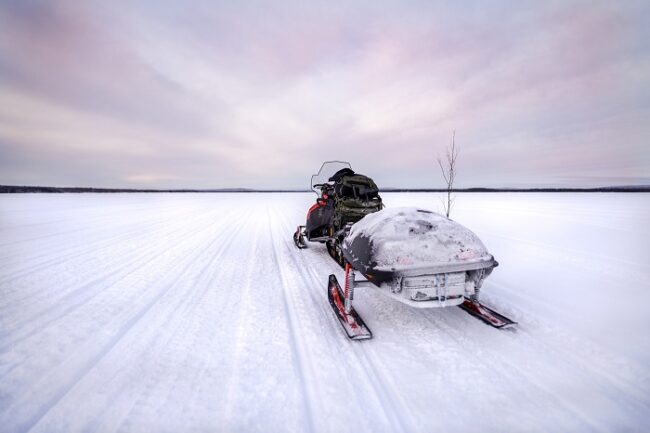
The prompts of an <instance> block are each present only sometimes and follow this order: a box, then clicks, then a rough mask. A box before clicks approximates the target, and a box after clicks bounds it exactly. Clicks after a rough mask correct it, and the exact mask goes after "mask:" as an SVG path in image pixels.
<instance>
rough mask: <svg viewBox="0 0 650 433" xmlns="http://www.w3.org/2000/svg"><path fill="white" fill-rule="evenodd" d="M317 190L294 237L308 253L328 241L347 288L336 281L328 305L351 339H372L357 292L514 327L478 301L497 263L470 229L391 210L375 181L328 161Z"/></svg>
mask: <svg viewBox="0 0 650 433" xmlns="http://www.w3.org/2000/svg"><path fill="white" fill-rule="evenodd" d="M311 186H312V190H314V192H316V193H317V194H318V195H319V196H318V198H317V199H316V204H314V205H313V206H312V207H311V208H310V209H309V211H308V213H307V223H306V225H305V226H299V227H298V229H297V230H296V232H295V233H294V236H293V239H294V242H295V244H296V246H297V247H298V248H301V249H302V248H306V247H307V241H312V242H322V243H325V244H326V245H327V250H328V252H329V254H330V255H331V256H332V258H333V259H334V260H335V261H336V262H337V263H338V264H339V265H341V266H342V267H343V268H344V269H345V284H344V288H343V289H341V286H340V285H339V283H338V281H337V279H336V276H335V275H334V274H332V275H330V276H329V281H328V299H329V302H330V305H331V307H332V309H333V310H334V313H335V314H336V316H337V318H338V320H339V322H340V323H341V326H342V327H343V329H344V330H345V332H346V334H347V335H348V337H349V338H351V339H355V340H360V339H368V338H372V333H371V332H370V329H368V327H367V326H366V325H365V323H364V322H363V320H362V319H361V317H360V316H359V314H358V313H357V312H356V311H355V309H354V308H353V307H352V300H353V298H354V289H355V288H356V287H372V288H375V289H379V291H380V292H382V293H384V294H386V295H387V296H389V297H391V298H393V299H395V300H397V301H399V302H402V303H405V304H408V305H410V306H413V307H419V308H432V307H449V306H459V307H460V308H462V309H463V310H465V311H467V312H468V313H470V314H471V315H472V316H475V317H477V318H479V319H481V320H482V321H484V322H485V323H487V324H489V325H491V326H493V327H495V328H504V327H508V326H511V325H513V324H514V323H515V322H513V321H512V320H510V319H508V318H507V317H505V316H503V315H501V314H499V313H497V312H495V311H493V310H491V309H490V308H488V307H487V306H485V305H484V304H481V303H480V302H479V299H478V297H479V291H480V288H481V285H482V283H483V280H484V279H485V278H486V277H487V276H488V275H490V273H491V272H492V270H493V268H495V267H496V266H498V263H497V261H496V260H495V259H494V257H493V256H492V255H491V254H489V253H488V251H487V249H486V248H485V246H484V245H483V243H482V242H481V241H480V239H479V238H478V237H477V236H476V235H475V234H474V233H472V232H471V231H470V230H468V229H466V228H465V227H463V226H461V225H460V224H458V223H456V222H454V221H452V220H450V219H449V218H447V217H445V216H444V215H440V214H437V213H435V212H431V211H428V210H423V209H418V208H391V209H384V206H383V203H382V200H381V197H380V196H379V191H378V188H377V185H376V184H375V182H374V181H373V180H372V179H370V178H369V177H367V176H363V175H360V174H357V173H355V172H354V171H353V170H352V168H351V167H350V164H349V163H346V162H340V161H329V162H326V163H324V164H323V166H322V167H321V169H320V171H319V172H318V173H317V174H315V175H313V176H312V181H311ZM357 273H358V274H361V275H362V276H363V277H364V278H365V279H363V280H359V279H357V276H356V274H357Z"/></svg>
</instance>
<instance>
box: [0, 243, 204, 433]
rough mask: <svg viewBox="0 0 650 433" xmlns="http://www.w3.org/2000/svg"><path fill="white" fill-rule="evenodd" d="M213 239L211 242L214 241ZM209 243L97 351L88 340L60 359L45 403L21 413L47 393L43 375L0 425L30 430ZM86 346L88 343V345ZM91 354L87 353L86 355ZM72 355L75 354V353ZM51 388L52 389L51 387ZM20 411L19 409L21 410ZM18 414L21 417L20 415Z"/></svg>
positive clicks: (121, 336)
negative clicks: (61, 367)
mask: <svg viewBox="0 0 650 433" xmlns="http://www.w3.org/2000/svg"><path fill="white" fill-rule="evenodd" d="M215 241H216V239H215V240H213V242H215ZM210 245H212V243H210V244H208V246H206V247H204V248H203V249H200V250H198V252H196V253H195V254H194V255H193V256H192V257H191V259H190V260H186V262H185V263H184V265H183V267H182V270H181V271H180V272H179V273H178V274H177V275H176V276H175V277H173V278H172V279H171V281H169V283H168V284H167V285H166V287H165V288H164V289H162V290H160V291H159V292H158V293H155V294H154V295H153V296H152V297H151V298H150V299H149V300H147V301H146V303H145V305H144V306H143V307H140V308H138V309H137V310H136V312H135V313H131V312H127V313H125V315H126V316H127V317H126V318H125V321H123V322H122V323H120V324H119V325H117V326H116V328H117V329H116V330H115V331H114V332H113V333H112V335H111V337H110V338H109V339H108V341H106V342H104V343H103V344H101V345H100V347H99V348H98V349H97V350H92V347H93V346H95V345H96V340H95V339H91V340H90V341H87V342H86V343H85V344H83V345H82V347H81V348H79V350H78V351H77V352H78V353H79V354H80V355H79V356H76V357H75V356H72V355H71V356H69V357H68V360H67V362H63V363H62V365H65V367H66V371H65V372H63V374H61V375H58V376H56V378H55V379H58V382H60V383H61V385H60V386H58V387H56V386H55V387H50V392H49V394H50V395H49V396H47V397H46V398H45V400H46V402H45V403H44V404H41V405H40V406H39V407H38V409H36V410H33V411H32V413H31V414H30V415H27V416H25V414H24V413H21V412H24V411H27V412H29V408H31V407H32V405H27V404H26V403H27V402H29V401H33V400H35V401H38V400H39V397H41V398H40V400H43V398H42V394H43V393H46V394H47V392H46V391H45V390H46V388H47V387H46V386H45V387H42V386H40V385H41V384H42V382H46V383H47V382H49V381H50V380H49V379H50V377H46V378H44V379H42V380H41V381H39V383H38V384H36V385H35V386H34V387H33V388H32V391H31V392H30V391H27V392H25V393H23V396H22V398H18V399H16V401H14V403H13V404H11V405H10V406H9V407H8V408H7V409H6V410H5V411H4V412H3V413H1V414H0V425H3V426H10V431H14V432H22V431H27V430H29V429H31V428H32V427H33V426H34V425H35V424H36V423H37V422H38V421H39V420H40V419H41V418H43V417H44V416H45V415H46V414H47V413H48V412H49V411H50V410H52V408H53V407H54V406H55V405H56V404H57V402H58V401H59V400H60V399H61V398H63V396H65V394H67V393H68V392H69V391H70V390H71V389H72V388H73V387H74V386H75V384H76V383H77V382H79V381H80V380H81V379H82V378H83V377H84V376H85V375H86V374H88V372H89V371H91V370H92V369H93V368H94V367H95V366H96V365H97V364H98V363H99V361H100V360H101V359H102V358H103V357H104V356H106V354H108V353H109V352H110V351H111V350H112V349H113V348H114V347H115V345H116V344H117V343H118V342H119V341H120V340H121V339H122V338H123V337H124V336H125V335H126V333H127V332H128V331H129V330H131V329H132V328H133V327H134V326H135V325H136V324H137V323H138V322H139V321H140V320H142V318H143V317H144V316H145V315H146V314H147V313H148V312H149V311H150V310H151V309H152V308H153V307H154V305H156V304H157V303H158V302H159V301H160V300H161V299H162V298H163V297H164V296H165V295H166V294H167V293H168V292H169V291H170V290H171V289H172V288H173V287H175V286H176V285H177V283H178V282H179V281H181V280H182V278H183V277H184V276H185V274H186V273H187V272H188V271H190V270H191V269H192V264H193V262H194V260H195V259H196V258H198V257H200V256H201V255H202V254H204V253H205V251H206V250H207V249H208V248H209V247H210ZM87 346H90V348H88V347H87ZM88 354H91V355H90V356H87V355H88ZM73 355H77V354H76V353H75V354H73ZM52 388H53V389H52ZM21 410H22V411H21ZM21 415H22V416H21Z"/></svg>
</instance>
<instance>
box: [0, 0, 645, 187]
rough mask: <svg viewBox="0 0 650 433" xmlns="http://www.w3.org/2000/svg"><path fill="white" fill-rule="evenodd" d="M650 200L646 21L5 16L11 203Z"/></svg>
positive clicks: (361, 15) (5, 162)
mask: <svg viewBox="0 0 650 433" xmlns="http://www.w3.org/2000/svg"><path fill="white" fill-rule="evenodd" d="M454 130H455V131H456V142H457V144H458V145H459V146H460V148H461V154H460V156H459V174H458V185H459V186H461V187H462V186H547V185H548V186H562V185H563V186H591V185H603V184H611V185H623V184H638V183H645V184H650V3H648V2H647V1H638V2H637V1H632V0H630V1H627V0H626V1H621V2H613V1H603V2H599V1H588V2H575V1H559V2H554V1H544V2H538V1H531V2H522V1H512V2H499V1H489V2H486V1H476V2H471V1H457V2H440V3H438V2H435V1H395V2H392V1H379V0H373V1H367V2H366V1H342V2H340V3H336V2H334V1H332V0H325V1H313V2H311V1H310V2H291V1H274V2H257V1H253V2H248V1H228V2H219V1H206V2H200V1H194V0H192V1H184V2H167V1H149V2H135V1H130V2H123V3H122V2H118V1H110V2H109V1H98V2H93V1H51V2H45V1H2V0H0V184H9V185H54V186H97V187H154V188H157V187H160V188H167V187H195V188H210V187H237V186H240V187H268V188H277V187H288V188H300V187H304V186H305V184H307V183H308V181H309V176H310V175H311V174H312V173H313V172H315V171H316V170H317V169H318V167H319V166H320V163H321V162H322V161H323V160H326V159H345V160H349V161H350V162H351V163H352V165H353V167H354V168H356V169H357V170H358V171H362V172H365V173H366V174H368V175H370V176H372V177H374V178H375V179H376V181H377V182H378V183H379V184H380V185H383V186H401V187H440V186H442V178H441V176H440V174H439V172H438V168H437V166H436V157H437V156H438V155H440V154H442V153H443V152H444V149H445V146H446V145H447V144H448V143H449V140H450V139H451V136H452V133H453V131H454Z"/></svg>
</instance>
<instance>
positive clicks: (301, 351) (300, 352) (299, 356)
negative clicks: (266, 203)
mask: <svg viewBox="0 0 650 433" xmlns="http://www.w3.org/2000/svg"><path fill="white" fill-rule="evenodd" d="M266 215H267V218H268V228H269V236H270V237H271V243H272V245H273V248H272V250H271V254H272V257H273V263H274V264H275V266H276V267H277V269H278V276H279V277H280V281H281V284H282V287H281V291H282V300H283V306H284V315H285V319H286V320H287V323H288V328H289V337H290V341H291V342H292V344H291V349H292V353H293V357H294V360H295V362H296V367H297V371H298V377H299V379H300V386H301V388H302V392H303V395H305V397H306V398H305V400H304V408H305V415H306V418H307V426H306V429H305V431H307V432H315V431H317V430H316V425H315V424H314V410H313V408H312V404H313V403H312V402H316V401H317V396H318V394H317V389H314V384H313V383H312V381H311V380H310V378H312V377H315V376H314V374H315V371H313V369H312V368H311V366H310V365H309V363H308V362H309V361H308V354H307V353H306V348H305V347H304V346H303V342H302V340H301V338H300V337H301V336H300V331H299V327H298V325H297V324H296V317H295V313H294V309H293V308H294V307H293V305H292V304H293V300H292V299H291V298H290V297H289V295H288V294H287V286H288V283H287V278H286V275H285V273H284V272H285V271H284V267H283V266H282V262H280V260H279V256H278V252H277V243H276V242H275V237H274V235H273V226H272V224H271V213H270V211H269V208H268V207H267V209H266Z"/></svg>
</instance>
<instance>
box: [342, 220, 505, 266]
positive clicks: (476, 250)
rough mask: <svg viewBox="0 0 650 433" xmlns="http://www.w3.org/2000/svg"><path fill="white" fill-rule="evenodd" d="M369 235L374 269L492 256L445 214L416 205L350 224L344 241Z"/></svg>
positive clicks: (349, 243) (482, 258)
mask: <svg viewBox="0 0 650 433" xmlns="http://www.w3.org/2000/svg"><path fill="white" fill-rule="evenodd" d="M359 237H364V238H368V239H370V241H371V242H370V243H371V245H372V251H373V252H372V257H373V259H374V260H375V261H376V262H377V266H376V269H380V270H381V269H385V270H390V269H391V268H394V267H396V266H399V267H401V268H423V267H427V266H431V265H440V264H447V263H474V262H481V261H489V260H491V259H492V256H491V255H490V254H489V253H488V251H487V249H486V248H485V246H484V245H483V243H482V242H481V240H480V239H479V238H478V237H477V236H476V235H475V234H474V233H472V232H471V231H470V230H469V229H467V228H465V227H463V226H462V225H460V224H458V223H457V222H454V221H452V220H450V219H448V218H447V217H446V216H444V215H440V214H438V213H435V212H432V211H428V210H424V209H419V208H416V207H392V208H386V209H383V210H381V211H379V212H376V213H373V214H370V215H367V216H365V217H364V218H363V219H362V220H361V221H359V222H357V223H356V224H354V225H353V226H352V230H351V231H350V234H349V236H348V237H347V238H346V240H345V241H344V244H345V245H346V246H347V245H351V244H353V243H354V241H355V240H356V239H357V238H359Z"/></svg>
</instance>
